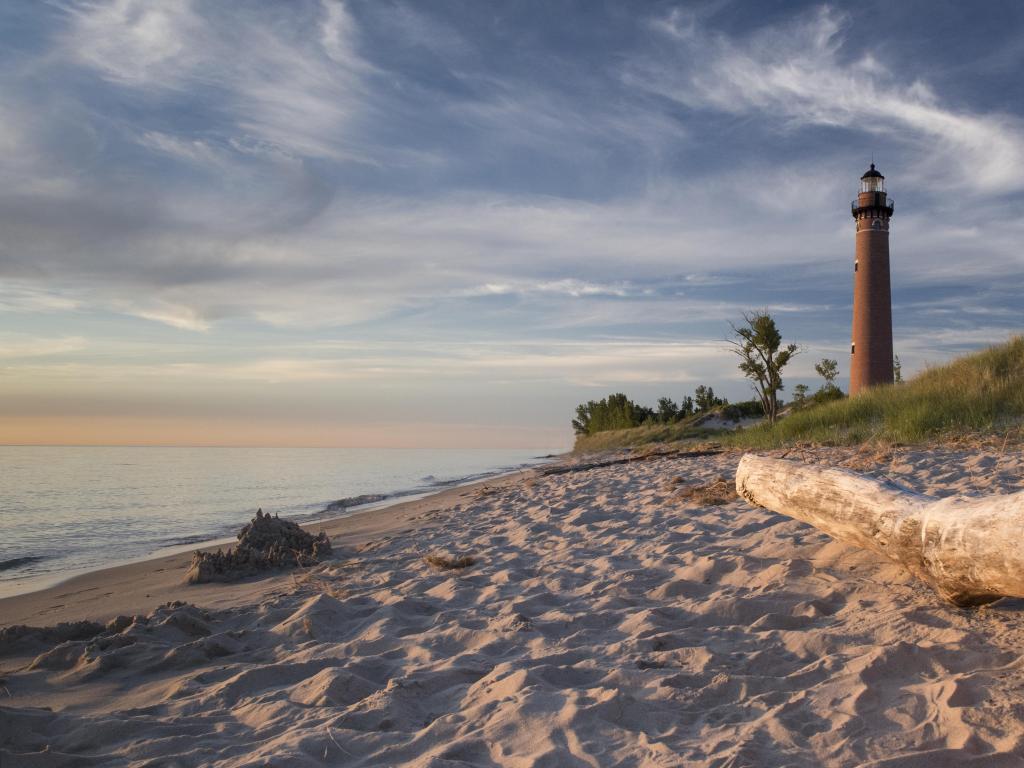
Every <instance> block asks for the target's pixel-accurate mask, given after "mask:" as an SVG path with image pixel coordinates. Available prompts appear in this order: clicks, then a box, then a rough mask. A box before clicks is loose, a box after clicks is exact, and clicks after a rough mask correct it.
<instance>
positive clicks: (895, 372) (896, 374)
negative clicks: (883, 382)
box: [892, 355, 903, 384]
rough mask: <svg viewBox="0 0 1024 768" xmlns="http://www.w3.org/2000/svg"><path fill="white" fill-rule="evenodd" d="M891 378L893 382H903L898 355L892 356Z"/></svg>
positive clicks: (901, 365) (901, 367) (901, 366)
mask: <svg viewBox="0 0 1024 768" xmlns="http://www.w3.org/2000/svg"><path fill="white" fill-rule="evenodd" d="M892 380H893V383H895V384H902V383H903V363H901V362H900V356H899V355H893V356H892Z"/></svg>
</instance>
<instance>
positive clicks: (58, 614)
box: [0, 454, 565, 628]
mask: <svg viewBox="0 0 1024 768" xmlns="http://www.w3.org/2000/svg"><path fill="white" fill-rule="evenodd" d="M564 456H565V454H559V455H558V456H556V457H553V458H552V459H551V460H550V461H548V462H546V463H538V464H537V465H533V466H529V467H521V468H519V469H515V470H512V471H510V472H500V473H498V474H495V475H490V476H488V477H485V478H481V479H478V480H473V481H470V482H467V483H462V484H456V485H452V486H450V487H447V488H443V489H441V490H438V491H435V492H425V493H423V494H409V496H412V497H413V498H409V496H396V497H394V498H393V499H391V500H383V501H381V502H378V503H376V504H373V505H370V506H369V507H368V508H366V509H361V510H358V511H354V512H351V513H349V514H345V515H341V516H337V517H331V518H325V519H323V520H311V521H306V522H302V523H300V525H301V526H302V527H303V528H304V529H306V530H310V531H313V532H316V531H319V530H323V531H326V533H327V535H328V536H330V538H331V543H332V545H333V547H334V551H335V553H336V554H335V555H334V556H332V558H331V559H330V560H326V561H324V562H331V561H332V560H337V559H338V557H339V555H341V554H342V553H344V552H346V551H350V550H352V549H354V548H356V547H360V546H363V545H366V544H368V543H369V542H371V541H373V540H374V539H375V538H377V537H383V538H386V539H390V538H393V537H394V535H395V534H396V533H403V534H404V533H411V532H412V531H414V530H416V529H418V528H421V527H424V526H426V525H428V524H429V521H428V519H427V516H428V515H429V514H430V513H431V512H433V511H435V510H433V509H426V508H427V507H430V508H433V507H435V506H439V507H441V508H444V507H446V506H448V505H450V504H452V503H454V502H455V500H456V499H458V498H459V497H460V496H463V495H468V494H470V493H472V492H473V491H474V490H475V489H477V488H483V487H485V486H488V485H501V486H504V485H506V484H508V483H509V482H511V481H516V480H519V479H525V477H527V476H530V475H532V474H533V473H534V472H535V470H536V467H540V466H549V465H550V464H553V463H555V460H556V459H562V458H564ZM353 521H356V522H355V524H353ZM410 525H412V527H410ZM233 542H235V539H234V538H233V537H232V538H221V539H213V540H209V541H205V542H197V543H196V544H193V545H182V547H181V548H180V549H179V551H177V552H170V553H168V552H165V553H164V554H156V553H154V554H152V555H150V556H146V557H143V558H138V559H132V560H128V561H123V562H117V563H113V564H111V565H108V566H104V567H101V568H95V569H90V570H88V571H84V572H78V573H72V574H69V575H67V576H65V577H60V578H59V580H58V581H56V582H51V583H49V584H47V585H45V586H40V587H39V588H38V589H33V590H31V591H29V592H22V593H19V594H16V595H9V596H7V597H0V628H3V627H9V626H16V625H19V624H26V625H30V626H50V625H53V624H58V623H61V622H69V621H83V620H92V621H106V620H108V619H112V618H114V617H116V616H119V615H127V616H130V615H135V614H146V613H148V612H150V611H152V610H153V609H155V608H157V607H158V606H160V605H163V604H165V603H168V602H173V601H175V600H180V599H182V598H183V597H184V598H188V599H187V600H186V602H190V603H194V604H195V605H199V606H203V607H211V608H214V607H215V608H227V607H234V606H237V605H243V604H245V603H248V602H252V601H255V600H258V599H259V598H260V597H262V596H264V595H266V594H269V593H271V592H272V591H274V590H276V589H277V588H279V587H280V586H281V585H282V583H283V582H284V581H285V580H288V579H291V578H292V577H293V576H294V575H296V574H298V573H300V572H301V571H300V569H289V570H283V571H269V572H268V573H266V574H264V575H259V576H253V577H250V578H248V579H243V580H241V581H237V582H230V583H208V584H188V583H186V582H185V573H186V571H187V569H188V564H189V563H190V562H191V560H192V553H193V552H195V551H197V550H198V551H212V550H214V549H218V548H223V547H224V546H225V545H228V544H232V543H233ZM165 549H166V548H165ZM174 574H177V577H178V578H176V579H175V578H174ZM90 593H92V594H90ZM73 597H74V598H77V602H76V604H75V605H69V604H68V603H67V602H64V601H66V600H67V599H68V598H73Z"/></svg>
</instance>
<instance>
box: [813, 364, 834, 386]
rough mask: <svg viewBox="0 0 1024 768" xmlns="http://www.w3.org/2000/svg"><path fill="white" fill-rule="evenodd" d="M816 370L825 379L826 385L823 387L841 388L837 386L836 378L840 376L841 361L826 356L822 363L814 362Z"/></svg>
mask: <svg viewBox="0 0 1024 768" xmlns="http://www.w3.org/2000/svg"><path fill="white" fill-rule="evenodd" d="M814 370H815V371H817V372H818V375H819V376H821V378H823V379H824V380H825V386H824V387H822V389H829V390H831V389H839V387H837V386H836V378H837V377H838V376H839V363H837V362H836V361H835V360H830V359H828V358H827V357H826V358H825V359H823V360H822V361H821V362H820V363H815V364H814Z"/></svg>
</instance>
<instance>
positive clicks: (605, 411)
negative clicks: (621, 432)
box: [572, 392, 654, 435]
mask: <svg viewBox="0 0 1024 768" xmlns="http://www.w3.org/2000/svg"><path fill="white" fill-rule="evenodd" d="M653 420H654V410H653V409H652V408H647V407H645V406H642V405H637V404H636V403H634V402H633V401H632V400H630V399H629V398H628V397H626V396H625V395H624V394H622V393H621V392H617V393H616V394H614V395H608V397H606V398H603V399H601V400H590V401H589V402H586V403H583V404H582V405H578V406H576V418H575V419H573V420H572V428H573V430H574V431H575V432H576V434H577V435H592V434H594V433H595V432H604V431H605V430H609V429H628V428H629V427H638V426H640V425H641V424H643V423H644V422H646V421H653Z"/></svg>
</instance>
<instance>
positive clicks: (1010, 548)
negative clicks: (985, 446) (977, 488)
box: [736, 454, 1024, 606]
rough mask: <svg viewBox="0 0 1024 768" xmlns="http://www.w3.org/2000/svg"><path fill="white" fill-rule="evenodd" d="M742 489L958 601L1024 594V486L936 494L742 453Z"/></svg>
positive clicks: (985, 600)
mask: <svg viewBox="0 0 1024 768" xmlns="http://www.w3.org/2000/svg"><path fill="white" fill-rule="evenodd" d="M736 492H737V493H738V494H739V495H740V496H742V497H743V498H745V499H746V500H747V501H749V502H751V503H752V504H756V505H758V506H762V507H766V508H768V509H770V510H772V511H773V512H779V513H780V514H783V515H788V516H789V517H793V518H796V519H797V520H800V521H802V522H805V523H809V524H810V525H813V526H814V527H815V528H819V529H820V530H822V531H824V532H825V533H827V534H829V535H830V536H832V537H833V538H835V539H838V540H839V541H843V542H846V543H848V544H854V545H856V546H858V547H863V548H865V549H870V550H871V551H872V552H877V553H878V554H880V555H883V556H885V557H887V558H889V559H890V560H892V561H894V562H896V563H899V564H900V565H902V566H904V567H905V568H907V569H908V570H909V571H910V572H911V573H913V574H914V575H915V576H917V577H919V578H921V579H924V580H925V581H927V582H929V583H930V584H931V585H932V586H933V587H934V588H935V590H936V591H937V592H938V593H939V595H941V596H942V597H943V598H945V599H946V600H949V601H950V602H952V603H955V604H956V605H960V606H968V605H983V604H985V603H991V602H992V601H994V600H998V599H999V598H1000V597H1024V540H1022V539H1024V492H1019V493H1014V494H1006V495H1001V496H982V497H967V496H954V497H950V498H945V499H936V498H933V497H931V496H925V495H922V494H919V493H913V492H911V491H908V490H906V489H903V488H900V487H899V486H897V485H894V484H892V483H887V482H884V481H880V480H875V479H873V478H869V477H865V476H863V475H857V474H854V473H853V472H848V471H846V470H843V469H831V468H825V467H819V466H814V465H809V464H802V463H800V462H796V461H787V460H784V459H770V458H766V457H764V456H754V455H752V454H747V455H745V456H744V457H743V458H742V459H741V460H740V464H739V467H738V468H737V470H736Z"/></svg>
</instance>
